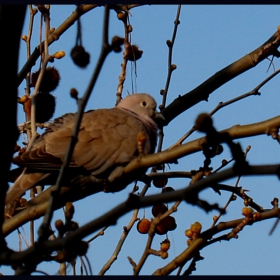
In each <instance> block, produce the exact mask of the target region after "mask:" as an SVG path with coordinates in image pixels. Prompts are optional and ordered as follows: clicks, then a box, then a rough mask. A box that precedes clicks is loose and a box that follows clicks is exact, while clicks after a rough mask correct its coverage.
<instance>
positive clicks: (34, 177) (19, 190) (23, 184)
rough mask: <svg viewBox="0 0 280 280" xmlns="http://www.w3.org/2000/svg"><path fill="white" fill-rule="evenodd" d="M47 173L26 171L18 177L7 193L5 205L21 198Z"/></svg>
mask: <svg viewBox="0 0 280 280" xmlns="http://www.w3.org/2000/svg"><path fill="white" fill-rule="evenodd" d="M45 175H46V174H45V173H25V171H24V172H23V173H22V174H21V175H20V176H19V177H18V178H17V179H16V181H15V182H14V184H13V185H12V187H11V188H9V189H8V191H7V194H6V201H5V205H7V204H9V203H11V202H13V201H14V200H15V199H18V198H20V197H21V196H22V195H23V194H24V193H25V192H26V191H27V190H29V189H31V188H32V187H33V186H34V185H36V183H37V182H38V181H40V180H41V179H42V178H43V177H44V176H45Z"/></svg>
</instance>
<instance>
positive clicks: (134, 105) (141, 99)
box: [117, 93, 164, 123]
mask: <svg viewBox="0 0 280 280" xmlns="http://www.w3.org/2000/svg"><path fill="white" fill-rule="evenodd" d="M156 106H157V103H156V101H155V99H154V98H153V97H152V96H151V95H149V94H147V93H135V94H131V95H128V96H127V97H126V98H124V99H123V100H122V101H121V102H120V103H119V104H118V105H117V107H118V108H122V109H125V110H128V111H131V112H133V113H135V114H137V115H138V116H140V117H141V118H144V119H145V120H146V121H148V122H151V120H153V121H154V122H155V123H158V121H159V120H164V117H163V116H162V114H160V113H159V112H157V110H156Z"/></svg>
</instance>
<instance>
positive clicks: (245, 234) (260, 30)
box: [0, 5, 280, 275]
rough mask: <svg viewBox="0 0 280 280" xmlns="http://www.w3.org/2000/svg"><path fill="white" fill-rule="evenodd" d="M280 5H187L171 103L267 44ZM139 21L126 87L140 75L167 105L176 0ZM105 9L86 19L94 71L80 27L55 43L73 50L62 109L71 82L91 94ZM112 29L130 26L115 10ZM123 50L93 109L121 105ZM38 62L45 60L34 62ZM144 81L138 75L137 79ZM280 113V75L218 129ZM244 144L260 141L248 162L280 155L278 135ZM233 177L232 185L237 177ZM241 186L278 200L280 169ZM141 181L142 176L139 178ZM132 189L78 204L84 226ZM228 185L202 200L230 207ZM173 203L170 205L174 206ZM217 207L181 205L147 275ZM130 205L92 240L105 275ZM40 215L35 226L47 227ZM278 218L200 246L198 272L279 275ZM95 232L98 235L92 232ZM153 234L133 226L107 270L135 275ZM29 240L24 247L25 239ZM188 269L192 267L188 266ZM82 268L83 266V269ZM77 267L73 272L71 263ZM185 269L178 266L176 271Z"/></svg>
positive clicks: (190, 162) (176, 126) (223, 116)
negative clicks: (79, 55)
mask: <svg viewBox="0 0 280 280" xmlns="http://www.w3.org/2000/svg"><path fill="white" fill-rule="evenodd" d="M74 9H75V6H74V5H63V6H62V5H57V6H56V5H52V6H51V27H58V26H59V25H60V24H61V23H62V22H63V21H64V20H65V19H66V18H67V17H68V16H69V15H71V13H72V11H74ZM279 12H280V8H279V6H278V5H252V6H251V5H224V6H221V5H183V6H182V9H181V16H180V25H179V27H178V32H177V37H176V41H175V46H174V50H173V59H172V62H173V63H174V64H176V65H177V69H176V70H175V71H174V72H173V75H172V79H171V84H170V88H169V92H168V97H167V104H169V103H170V102H172V101H173V100H174V99H175V98H176V97H177V96H178V95H182V94H185V93H186V92H188V91H190V90H192V89H193V88H195V87H196V86H198V85H199V84H200V83H202V82H203V81H204V80H206V79H207V78H208V77H210V76H211V75H213V74H214V73H216V72H217V71H219V70H220V69H222V68H223V67H225V66H227V65H228V64H230V63H232V62H234V61H235V60H237V59H239V58H241V57H242V56H244V55H246V54H247V53H249V52H251V51H252V50H254V49H255V48H257V47H259V46H260V45H261V44H262V43H264V42H265V41H266V40H267V39H268V38H269V37H270V36H271V35H272V34H273V33H274V32H275V31H276V30H277V27H278V25H280V22H279ZM131 13H132V16H131V17H130V23H131V25H132V26H133V32H132V43H133V44H137V45H138V46H139V48H140V49H141V50H143V51H144V52H143V56H142V58H141V59H140V60H139V61H137V77H136V78H135V74H134V68H133V67H132V66H133V65H132V64H129V65H128V68H127V79H126V82H125V85H124V91H123V95H124V96H126V95H127V92H130V93H131V92H132V79H131V77H133V83H134V88H136V90H135V91H136V92H147V93H149V94H151V95H152V96H153V97H154V98H155V99H156V100H157V102H158V104H160V103H161V95H160V94H159V92H160V90H161V89H163V88H164V86H165V82H166V76H167V57H168V48H167V46H166V40H167V39H171V38H172V32H173V27H174V20H175V17H176V13H177V6H176V5H145V6H141V7H137V8H135V9H133V10H131ZM102 18H103V7H99V8H96V9H94V10H92V11H90V12H89V13H87V14H86V15H84V16H83V17H82V20H81V24H82V35H83V44H84V47H85V48H86V50H87V51H88V52H89V53H90V55H91V62H90V64H89V65H88V67H87V68H86V69H80V68H78V67H77V66H75V65H74V64H73V62H72V60H71V57H70V52H71V49H72V47H73V46H74V44H75V38H76V28H77V27H76V25H74V26H72V27H71V28H69V30H68V31H67V32H66V33H65V34H63V35H62V36H61V38H60V39H59V40H58V41H57V42H55V43H53V44H52V45H51V46H50V53H54V52H56V51H59V50H64V51H65V52H66V57H65V58H63V59H61V60H57V61H55V63H54V64H53V65H54V66H55V67H57V69H58V70H59V71H60V73H61V82H60V85H59V87H58V88H57V89H56V90H55V91H54V92H53V94H54V95H55V96H56V100H57V110H56V113H55V116H54V117H58V116H60V115H62V114H64V113H67V112H75V111H76V103H75V101H74V100H73V99H71V98H70V97H69V90H70V89H71V88H72V87H75V88H76V89H77V90H78V91H79V93H80V95H82V94H83V93H84V91H85V89H86V87H87V84H88V81H89V78H90V76H91V73H92V71H93V69H94V66H95V63H96V61H97V58H98V55H99V52H100V47H101V45H100V42H101V41H100V40H101V31H102ZM39 19H40V16H39V14H37V15H36V18H35V23H34V32H33V39H32V47H31V49H32V50H33V49H34V48H35V46H37V45H38V42H39V29H38V27H39ZM28 24H29V16H28V14H27V17H26V20H25V24H24V27H23V34H27V32H28ZM109 34H110V37H112V36H114V35H118V36H123V25H122V23H121V22H120V21H119V20H118V19H117V18H116V14H115V13H114V12H111V17H110V30H109ZM25 61H26V48H25V43H24V42H22V44H21V48H20V61H19V69H20V68H21V67H22V66H23V65H24V63H25ZM121 63H122V53H118V54H116V53H112V54H110V55H109V57H108V58H107V59H106V61H105V64H104V67H103V69H102V71H101V73H100V77H99V78H98V81H97V84H96V86H95V88H94V90H93V92H92V95H91V97H90V100H89V103H88V105H87V109H93V108H109V107H113V106H114V104H115V93H116V89H117V84H118V76H119V74H120V71H121V67H120V64H121ZM273 63H274V67H275V69H278V68H279V61H278V60H277V58H275V59H274V60H273ZM269 64H270V62H269V60H265V61H263V62H262V63H261V64H259V65H258V66H257V67H255V68H254V69H252V70H250V71H249V72H247V73H245V74H243V75H241V76H240V77H237V78H236V79H234V80H232V81H230V82H228V83H227V84H226V85H224V86H222V87H221V88H219V89H218V90H216V91H215V92H214V93H213V94H212V95H211V96H210V98H209V101H208V102H201V103H199V104H198V105H197V106H195V107H193V108H191V109H190V110H188V111H186V112H184V113H183V114H181V115H180V116H179V117H178V118H177V119H176V120H174V121H172V122H171V123H170V125H169V126H168V127H166V128H165V138H164V145H163V148H164V149H166V148H168V147H169V146H170V145H172V144H173V143H174V142H176V141H177V140H178V139H179V138H180V137H181V136H182V135H183V134H184V133H185V132H186V131H188V130H189V129H190V128H191V127H192V126H193V124H194V120H195V118H196V117H197V115H198V114H199V113H201V112H210V111H211V110H212V109H214V108H215V107H216V105H217V104H218V102H220V101H227V100H229V99H232V98H234V97H236V96H239V95H241V94H243V93H246V92H248V91H250V90H252V89H253V88H254V87H256V86H257V85H258V84H259V83H261V82H262V81H263V80H264V79H265V78H266V77H267V76H268V75H270V74H271V73H272V72H273V67H270V69H269V71H268V72H267V69H268V66H269ZM37 69H38V63H37V64H36V66H34V68H33V70H34V71H35V70H37ZM135 80H136V82H135ZM24 88H25V82H23V83H22V84H21V85H20V87H19V95H20V96H22V95H23V94H24ZM278 114H279V77H278V76H276V77H275V78H274V79H273V80H272V81H270V82H269V83H268V84H266V85H265V86H264V87H263V88H262V89H261V96H252V97H249V98H247V99H245V100H242V101H240V102H238V103H235V104H233V105H231V106H229V107H226V108H224V109H222V110H220V111H219V112H218V113H216V114H215V115H214V117H213V120H214V125H215V127H216V128H217V129H218V130H221V129H225V128H228V127H231V126H233V125H236V124H249V123H254V122H259V121H262V120H265V119H268V118H272V117H274V116H277V115H278ZM23 121H24V114H23V113H22V108H21V106H19V114H18V122H19V123H22V122H23ZM201 136H202V134H199V133H194V134H193V135H192V136H191V138H190V139H195V138H198V137H201ZM239 142H240V143H241V146H242V148H243V149H244V150H245V149H246V147H247V146H248V145H251V151H250V152H249V154H248V161H249V163H251V164H266V163H279V144H278V143H277V142H276V141H273V140H272V139H271V138H270V137H268V136H265V135H262V136H259V137H255V138H246V139H242V140H240V141H239ZM224 158H225V159H230V153H229V152H228V150H227V148H225V151H224V153H223V154H222V155H221V156H219V157H217V158H215V159H213V161H212V163H213V167H214V169H215V168H217V167H218V166H219V165H220V163H221V160H222V159H224ZM202 165H203V156H202V153H196V154H194V155H190V156H188V157H186V158H184V159H181V160H179V164H178V165H174V164H173V165H170V170H171V171H176V170H186V171H190V170H192V169H197V168H199V167H200V166H202ZM235 181H236V180H235V179H234V180H229V181H227V182H226V183H228V184H232V185H234V184H235ZM188 183H189V180H187V179H185V180H182V179H173V180H169V183H168V184H169V185H170V186H172V187H173V188H175V189H180V188H183V187H185V186H187V185H188ZM239 185H240V186H242V187H244V188H246V189H250V192H249V195H250V196H251V197H252V198H253V199H254V201H255V202H257V203H258V204H260V205H262V206H263V207H264V208H271V204H270V202H271V200H272V199H273V198H274V197H278V198H279V197H280V188H279V187H280V186H279V181H278V179H277V178H276V177H273V176H270V177H267V176H263V177H242V178H241V180H240V182H239ZM139 186H140V187H141V186H142V185H141V184H140V185H139ZM131 189H132V187H131V186H128V187H127V188H126V189H125V190H123V191H122V192H120V193H116V194H97V195H94V196H91V197H88V198H86V199H84V200H83V201H79V202H77V203H75V206H76V213H75V216H74V220H76V221H78V222H79V224H80V225H84V224H85V223H86V222H88V221H90V220H92V219H94V218H96V217H98V216H100V215H101V214H102V213H104V212H106V211H108V210H110V209H111V208H112V207H114V206H116V205H118V204H119V203H120V202H123V201H124V200H125V199H126V198H127V195H128V193H129V192H130V191H131ZM159 192H160V190H159V189H156V188H154V187H152V188H151V189H150V190H149V194H152V193H159ZM229 195H230V194H229V193H223V194H222V196H219V195H218V194H216V193H214V191H213V190H207V191H205V192H203V193H202V194H201V198H203V199H208V201H210V202H213V203H214V202H217V203H219V205H220V206H223V205H224V204H225V203H226V201H227V199H228V197H229ZM171 205H172V203H169V206H171ZM242 207H243V202H242V201H241V200H240V199H238V200H237V201H235V202H233V203H232V204H231V205H230V207H229V209H228V211H227V214H226V215H225V216H224V217H222V218H221V221H227V220H231V219H237V218H241V217H242V216H241V209H242ZM145 213H146V217H147V218H152V214H151V210H150V208H146V209H145ZM216 214H217V213H216V212H214V211H212V212H210V213H208V214H206V213H205V212H204V211H203V210H201V209H199V208H198V207H194V206H191V205H188V204H186V203H182V204H181V205H180V207H179V209H178V211H177V212H176V213H174V214H172V216H174V217H175V218H176V222H177V229H176V230H175V231H173V232H170V233H169V234H168V238H169V239H170V241H171V248H170V250H169V257H168V258H167V259H166V260H162V259H161V258H159V257H155V256H150V257H149V258H148V260H147V261H146V263H145V265H144V267H143V269H142V271H141V274H142V275H149V274H152V273H153V272H154V271H155V270H156V269H158V268H160V267H162V266H164V265H165V264H167V263H168V262H170V261H171V260H172V259H173V258H174V257H176V256H177V255H179V254H180V253H181V252H182V251H183V250H184V249H185V248H186V241H187V238H186V236H185V234H184V232H185V230H186V229H188V228H189V226H190V224H191V223H193V222H195V221H199V222H200V223H201V224H202V225H203V230H206V229H207V228H209V227H210V226H211V224H212V217H213V216H214V215H216ZM143 215H144V212H143V210H140V211H139V217H140V218H141V217H143ZM62 217H63V216H62V210H60V211H58V213H57V215H56V218H62ZM130 217H131V213H130V214H127V215H125V216H124V217H122V218H121V219H119V220H118V223H117V225H116V226H112V227H110V228H109V229H107V230H106V232H105V234H104V236H102V237H99V238H98V239H97V240H95V241H94V242H92V243H91V244H90V250H89V253H88V257H89V260H90V262H91V264H92V270H93V273H94V274H98V272H99V271H100V269H101V268H102V266H103V265H104V264H105V263H106V261H107V260H108V259H109V258H110V257H111V255H112V253H113V251H114V250H115V247H116V245H117V243H118V241H119V238H120V236H121V234H122V228H123V226H125V225H127V224H128V222H129V220H130ZM39 224H40V223H39V222H36V225H39ZM273 224H274V220H268V221H264V222H261V223H259V224H255V225H253V226H251V227H250V226H248V227H245V228H244V229H243V231H241V232H240V233H239V238H238V239H237V240H236V239H232V240H230V241H229V242H225V241H224V242H221V243H215V244H213V245H211V246H208V247H207V248H205V249H203V250H202V251H201V255H202V256H203V257H204V260H203V261H200V262H198V263H197V265H196V271H194V272H193V275H236V274H238V275H246V274H249V275H253V274H254V275H277V274H279V273H280V266H279V249H278V248H279V247H278V246H279V238H278V235H279V232H280V228H276V230H275V232H274V234H273V235H272V236H268V233H269V231H270V229H271V227H272V225H273ZM28 230H29V229H28V226H27V227H24V231H22V232H24V234H25V236H26V239H27V240H28V239H29V234H28ZM89 237H90V236H89ZM163 239H165V237H164V236H156V237H155V239H154V242H153V246H152V247H153V248H154V249H159V246H160V245H159V244H160V242H161V241H163ZM146 240H147V236H146V235H140V234H139V233H138V232H137V230H136V227H134V228H133V229H132V230H131V232H130V234H129V236H128V238H127V240H126V242H125V244H124V246H123V248H122V251H121V252H120V255H119V256H118V259H117V261H116V262H115V263H114V264H113V265H112V267H111V268H110V270H109V271H108V272H107V275H115V274H125V275H131V274H132V267H131V265H130V264H129V262H128V260H127V256H130V257H132V258H133V260H134V261H135V262H138V261H139V259H140V257H141V255H142V252H143V250H144V248H145V244H146ZM7 241H8V243H9V246H10V247H11V248H13V249H17V248H18V241H17V234H12V235H10V236H9V237H8V238H7ZM23 247H24V245H23ZM187 267H188V264H187V265H186V266H185V267H184V269H183V271H184V270H185V269H186V268H187ZM58 268H59V267H58V265H57V264H55V263H51V264H46V263H43V264H42V265H40V266H39V267H38V269H40V270H43V271H46V272H47V273H49V274H55V273H56V271H57V270H58ZM77 270H79V268H78V269H77ZM69 271H70V270H69ZM0 272H2V273H3V274H4V275H7V274H13V272H12V271H11V269H9V268H8V267H4V266H3V267H1V268H0ZM172 275H176V271H174V272H173V273H172Z"/></svg>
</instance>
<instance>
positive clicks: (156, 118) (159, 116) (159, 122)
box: [153, 111, 165, 126]
mask: <svg viewBox="0 0 280 280" xmlns="http://www.w3.org/2000/svg"><path fill="white" fill-rule="evenodd" d="M153 119H154V121H155V122H156V123H157V125H159V126H161V125H162V124H163V122H164V121H165V118H164V116H163V115H162V114H161V113H160V112H157V111H155V114H154V117H153Z"/></svg>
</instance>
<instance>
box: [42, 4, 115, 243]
mask: <svg viewBox="0 0 280 280" xmlns="http://www.w3.org/2000/svg"><path fill="white" fill-rule="evenodd" d="M108 27H109V8H108V5H106V6H105V11H104V24H103V40H102V48H101V53H100V56H99V60H98V62H97V64H96V66H95V70H94V72H93V75H92V77H91V80H90V82H89V85H88V87H87V89H86V92H85V93H84V96H83V97H82V98H81V99H78V112H77V115H76V119H75V124H74V127H73V132H72V137H71V141H70V143H69V146H68V149H67V152H66V154H65V157H64V160H63V164H62V167H61V169H60V172H59V175H58V178H57V181H56V185H55V188H54V191H53V193H52V196H51V198H50V202H49V207H48V210H47V212H46V214H45V216H44V220H43V223H42V225H41V227H40V229H39V240H40V241H42V240H45V239H46V238H47V237H48V235H49V233H48V228H49V225H50V222H51V219H52V215H53V211H54V209H55V202H56V200H57V199H59V192H60V189H61V182H62V178H63V176H64V174H65V173H66V170H67V168H68V164H69V162H70V160H71V157H72V153H73V151H74V147H75V144H76V141H77V135H78V133H79V129H80V124H81V120H82V116H83V112H84V109H85V106H86V104H87V101H88V99H89V96H90V94H91V92H92V90H93V88H94V85H95V83H96V80H97V78H98V76H99V73H100V70H101V68H102V66H103V64H104V61H105V59H106V57H107V55H108V54H109V53H110V51H111V47H110V45H109V43H108Z"/></svg>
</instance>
